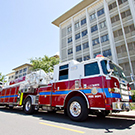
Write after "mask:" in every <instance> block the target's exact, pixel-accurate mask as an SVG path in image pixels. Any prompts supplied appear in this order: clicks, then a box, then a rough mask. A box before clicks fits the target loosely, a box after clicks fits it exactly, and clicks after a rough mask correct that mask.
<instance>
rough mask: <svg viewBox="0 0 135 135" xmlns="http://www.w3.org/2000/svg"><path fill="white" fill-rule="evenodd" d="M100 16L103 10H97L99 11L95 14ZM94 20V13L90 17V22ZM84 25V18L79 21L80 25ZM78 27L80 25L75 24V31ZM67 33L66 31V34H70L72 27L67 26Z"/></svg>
mask: <svg viewBox="0 0 135 135" xmlns="http://www.w3.org/2000/svg"><path fill="white" fill-rule="evenodd" d="M102 14H104V8H103V9H101V10H99V11H98V12H97V15H98V16H100V15H102ZM95 18H96V13H94V14H92V15H90V20H93V19H95ZM85 23H86V18H84V19H83V20H81V25H84V24H85ZM79 27H80V23H79V22H77V23H75V28H76V29H77V28H79ZM67 31H68V33H69V32H71V31H72V26H69V27H68V28H67Z"/></svg>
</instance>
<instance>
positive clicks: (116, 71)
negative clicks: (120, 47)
mask: <svg viewBox="0 0 135 135" xmlns="http://www.w3.org/2000/svg"><path fill="white" fill-rule="evenodd" d="M101 66H102V69H103V73H104V74H106V75H107V74H109V73H110V72H109V69H111V71H112V75H114V76H117V77H119V78H122V79H124V80H127V79H126V76H125V74H124V72H123V70H122V69H121V68H120V67H119V66H117V65H116V64H114V63H113V62H112V61H107V60H103V61H101ZM108 68H109V69H108Z"/></svg>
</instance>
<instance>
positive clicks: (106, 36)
mask: <svg viewBox="0 0 135 135" xmlns="http://www.w3.org/2000/svg"><path fill="white" fill-rule="evenodd" d="M108 40H109V37H108V34H107V35H104V36H102V37H101V43H103V42H106V41H108Z"/></svg>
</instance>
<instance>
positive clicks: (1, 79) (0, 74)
mask: <svg viewBox="0 0 135 135" xmlns="http://www.w3.org/2000/svg"><path fill="white" fill-rule="evenodd" d="M0 82H6V80H5V75H2V73H0Z"/></svg>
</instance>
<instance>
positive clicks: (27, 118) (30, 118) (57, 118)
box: [0, 107, 135, 135]
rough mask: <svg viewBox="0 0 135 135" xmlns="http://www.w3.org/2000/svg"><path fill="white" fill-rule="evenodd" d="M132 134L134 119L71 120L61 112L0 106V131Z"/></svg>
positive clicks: (8, 134)
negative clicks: (29, 112)
mask: <svg viewBox="0 0 135 135" xmlns="http://www.w3.org/2000/svg"><path fill="white" fill-rule="evenodd" d="M71 134H72V135H81V134H82V135H105V134H113V135H135V119H131V118H118V117H117V118H116V117H110V116H108V117H107V118H98V117H96V116H89V117H88V119H87V120H86V121H85V122H74V121H71V120H70V119H69V118H68V117H67V116H65V115H63V113H60V112H58V113H53V114H52V113H47V112H38V113H36V114H34V115H26V114H24V112H23V111H22V110H18V109H13V110H10V109H7V108H2V107H0V135H71Z"/></svg>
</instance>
